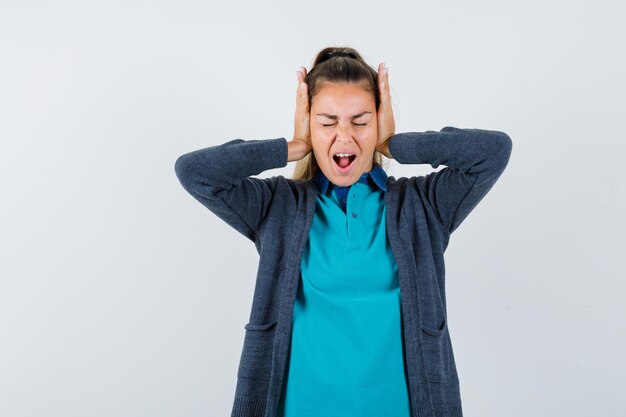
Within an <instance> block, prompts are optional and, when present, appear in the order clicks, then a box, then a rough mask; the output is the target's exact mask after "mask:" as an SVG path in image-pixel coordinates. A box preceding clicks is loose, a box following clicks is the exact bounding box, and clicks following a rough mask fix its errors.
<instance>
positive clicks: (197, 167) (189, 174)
mask: <svg viewBox="0 0 626 417" xmlns="http://www.w3.org/2000/svg"><path fill="white" fill-rule="evenodd" d="M287 157H288V146H287V140H286V139H285V138H277V139H265V140H259V139H254V140H243V139H233V140H231V141H228V142H226V143H223V144H221V145H215V146H210V147H208V148H203V149H199V150H196V151H193V152H189V153H186V154H183V155H181V156H179V157H178V159H177V160H176V163H175V165H174V170H175V173H176V176H177V177H178V180H179V181H180V183H181V185H182V186H183V188H184V189H185V190H186V191H187V192H189V194H191V195H192V196H193V197H194V198H195V199H196V200H198V201H199V202H200V203H202V204H203V205H204V206H205V207H207V208H208V209H209V210H211V211H212V212H213V213H214V214H216V215H217V216H218V217H219V218H220V219H222V220H223V221H225V222H226V223H227V224H229V225H230V226H231V227H233V228H234V229H235V230H237V231H238V232H240V233H241V234H243V235H244V236H246V237H247V238H248V239H250V240H251V241H253V242H256V239H257V232H258V230H259V228H260V227H261V224H262V222H263V219H264V218H265V215H266V213H267V210H268V207H269V204H270V201H271V198H272V194H273V191H274V189H275V187H276V183H277V178H278V177H271V178H253V177H251V176H252V175H258V174H260V173H261V172H263V171H266V170H268V169H272V168H280V167H284V166H286V165H287V162H288V161H287Z"/></svg>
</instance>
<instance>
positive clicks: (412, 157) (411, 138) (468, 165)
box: [388, 126, 512, 234]
mask: <svg viewBox="0 0 626 417" xmlns="http://www.w3.org/2000/svg"><path fill="white" fill-rule="evenodd" d="M388 147H389V148H388V149H389V152H390V153H391V155H392V156H393V158H394V159H395V160H397V161H398V162H399V163H401V164H430V165H431V166H432V167H433V168H437V167H438V166H439V165H441V164H443V165H446V168H443V169H441V170H439V171H437V172H432V173H430V174H428V175H427V176H426V177H414V178H412V180H413V183H414V184H415V186H416V187H418V188H420V189H421V191H422V195H425V196H426V198H427V199H428V203H429V204H430V205H431V206H432V207H433V209H434V210H435V213H436V214H437V216H438V217H439V221H440V222H441V224H442V226H443V228H444V231H445V232H447V233H448V234H451V233H452V232H453V231H454V230H456V228H457V227H459V225H460V224H461V223H462V222H463V220H464V219H465V218H466V217H467V215H468V214H469V213H470V212H471V211H472V210H473V209H474V208H475V207H476V205H477V204H478V203H479V202H480V201H481V200H482V199H483V197H484V196H485V195H486V194H487V192H488V191H489V190H490V189H491V187H493V185H494V184H495V182H496V180H497V179H498V178H499V177H500V175H501V174H502V172H503V171H504V168H505V167H506V166H507V164H508V161H509V158H510V155H511V149H512V141H511V138H510V137H509V136H508V135H507V134H506V133H504V132H500V131H495V130H482V129H459V128H456V127H450V126H447V127H444V128H443V129H441V131H439V132H437V131H432V130H430V131H426V132H408V133H399V134H395V135H393V136H392V137H391V138H390V139H389V142H388Z"/></svg>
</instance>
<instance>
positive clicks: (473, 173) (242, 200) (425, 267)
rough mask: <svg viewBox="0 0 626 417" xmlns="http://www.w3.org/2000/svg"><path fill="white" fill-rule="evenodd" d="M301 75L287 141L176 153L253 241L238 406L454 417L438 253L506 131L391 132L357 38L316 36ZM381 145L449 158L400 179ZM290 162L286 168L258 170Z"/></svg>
mask: <svg viewBox="0 0 626 417" xmlns="http://www.w3.org/2000/svg"><path fill="white" fill-rule="evenodd" d="M298 81H299V87H298V92H297V101H296V116H295V123H294V136H293V139H292V140H291V141H287V140H286V139H285V138H282V137H281V138H276V139H266V140H258V139H256V140H243V139H234V140H231V141H229V142H226V143H223V144H222V145H217V146H211V147H208V148H204V149H200V150H197V151H194V152H190V153H187V154H184V155H182V156H180V157H179V158H178V160H177V161H176V166H175V169H176V174H177V176H178V178H179V180H180V182H181V184H182V185H183V187H184V188H185V189H186V190H187V191H188V192H189V193H190V194H191V195H192V196H193V197H194V198H196V199H197V200H198V201H199V202H201V203H202V204H203V205H205V206H206V207H207V208H208V209H209V210H211V211H212V212H213V213H215V214H216V215H217V216H219V217H220V218H221V219H222V220H224V221H225V222H227V223H228V224H229V225H231V226H232V227H233V228H235V229H236V230H237V231H239V232H240V233H242V234H243V235H244V236H246V237H247V238H249V239H250V240H251V241H253V242H254V243H255V246H256V248H257V250H258V253H259V255H260V260H259V268H258V273H257V281H256V286H255V291H254V298H253V301H252V309H251V313H250V320H249V323H247V324H246V326H245V329H246V334H245V339H244V346H243V349H242V353H241V359H240V363H239V369H238V373H237V386H236V391H235V399H234V404H233V410H232V416H238V417H251V416H258V417H260V416H264V417H283V416H292V417H295V416H297V417H302V416H316V417H324V416H352V417H354V416H358V417H360V416H398V417H409V416H435V415H436V416H446V417H460V416H462V407H461V398H460V391H459V379H458V375H457V372H456V365H455V362H454V355H453V351H452V345H451V338H450V332H449V328H448V323H447V318H446V316H447V314H446V298H445V285H444V282H445V265H444V258H443V253H444V251H445V249H446V247H447V245H448V241H449V238H450V234H451V233H452V232H453V231H454V230H456V228H458V226H459V225H460V224H461V222H462V221H463V220H464V219H465V218H466V217H467V215H468V214H469V213H470V212H471V211H472V210H473V209H474V207H476V205H477V204H478V202H479V201H480V200H482V198H483V197H484V196H485V195H486V194H487V192H488V191H489V190H490V189H491V187H492V186H493V185H494V184H495V182H496V180H497V179H498V178H499V176H500V175H501V173H502V172H503V171H504V168H505V167H506V165H507V163H508V160H509V157H510V154H511V148H512V142H511V139H510V138H509V137H508V135H506V134H505V133H503V132H500V131H489V130H481V129H459V128H455V127H450V126H448V127H444V128H443V129H441V131H438V132H437V131H426V132H407V133H399V134H395V123H394V118H393V113H392V109H391V97H390V94H389V80H388V73H387V69H386V68H385V66H384V65H382V64H381V65H380V66H379V67H378V72H376V71H375V70H374V69H373V68H371V67H370V66H369V65H368V64H367V63H366V62H365V61H364V60H363V59H362V57H361V55H360V54H359V53H358V52H357V51H356V50H354V49H352V48H346V47H341V48H325V49H323V50H322V51H320V52H319V53H318V55H317V57H316V58H315V61H314V65H313V66H312V68H311V71H310V72H309V73H308V74H307V73H306V70H305V69H304V68H303V69H302V71H299V72H298ZM383 155H384V156H385V157H386V158H388V159H395V160H396V161H398V163H401V164H424V163H427V164H430V165H431V166H432V167H433V168H437V167H438V166H439V165H441V164H443V165H446V167H445V168H443V169H441V170H439V171H437V172H431V173H430V174H428V175H426V176H413V177H411V178H406V177H401V178H397V179H396V178H394V177H393V176H391V177H388V176H387V175H386V173H385V170H384V169H383V167H382V161H383V158H382V156H383ZM293 161H297V165H296V170H295V173H294V178H291V179H287V178H285V177H283V176H273V177H271V178H253V177H252V176H253V175H258V174H260V173H261V172H263V171H265V170H268V169H272V168H279V167H284V166H286V165H287V163H288V162H293Z"/></svg>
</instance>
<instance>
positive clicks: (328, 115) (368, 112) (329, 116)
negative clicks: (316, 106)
mask: <svg viewBox="0 0 626 417" xmlns="http://www.w3.org/2000/svg"><path fill="white" fill-rule="evenodd" d="M371 113H372V112H371V111H364V112H362V113H359V114H355V115H354V116H352V118H353V119H356V118H357V117H361V116H363V115H364V114H371ZM317 116H325V117H328V118H329V119H333V120H337V115H336V114H328V113H317Z"/></svg>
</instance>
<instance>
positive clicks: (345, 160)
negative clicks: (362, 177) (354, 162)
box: [337, 156, 350, 168]
mask: <svg viewBox="0 0 626 417" xmlns="http://www.w3.org/2000/svg"><path fill="white" fill-rule="evenodd" d="M337 165H339V166H340V167H341V168H345V167H347V166H348V165H350V157H349V156H340V157H339V161H338V162H337Z"/></svg>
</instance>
